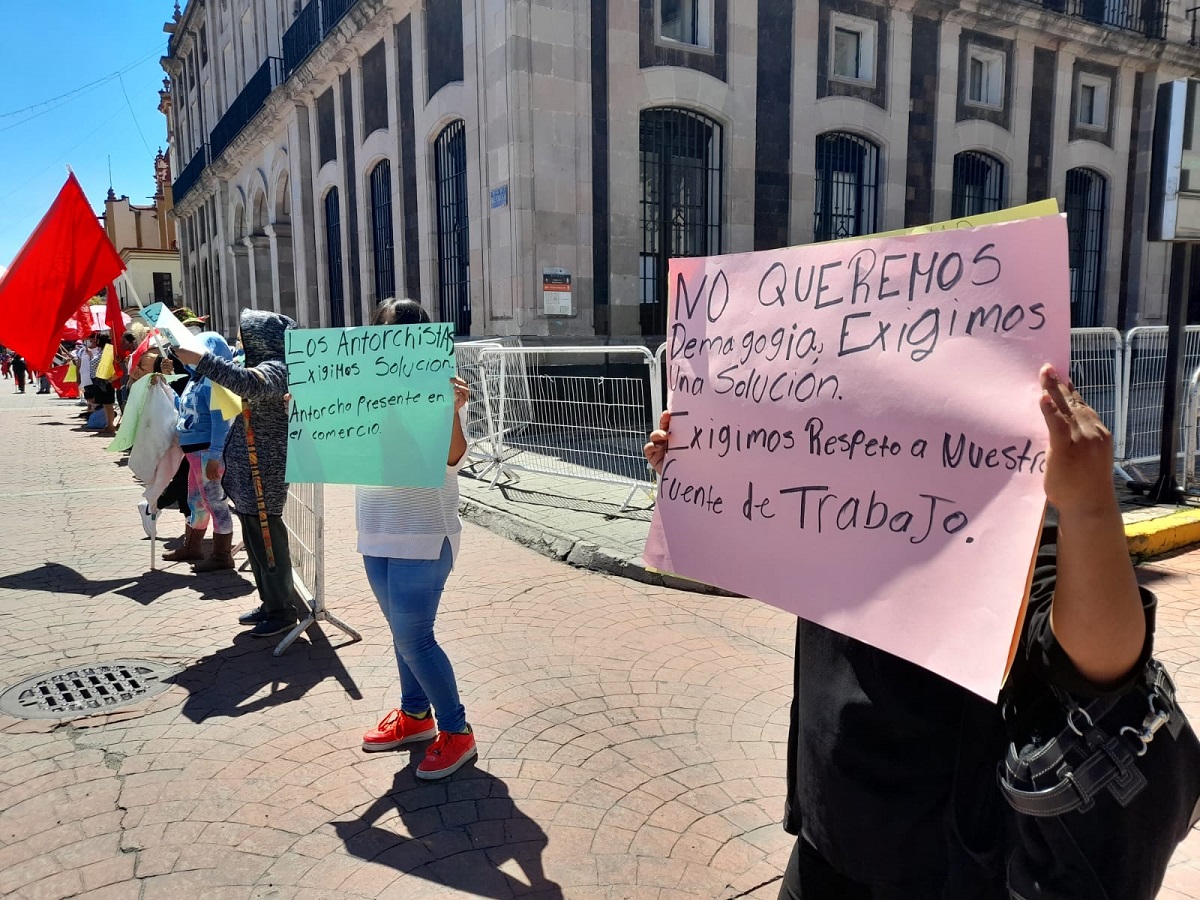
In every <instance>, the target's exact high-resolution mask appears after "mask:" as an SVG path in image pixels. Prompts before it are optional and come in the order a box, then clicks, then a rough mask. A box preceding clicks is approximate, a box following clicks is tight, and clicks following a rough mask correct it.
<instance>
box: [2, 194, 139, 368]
mask: <svg viewBox="0 0 1200 900" xmlns="http://www.w3.org/2000/svg"><path fill="white" fill-rule="evenodd" d="M124 270H125V264H124V263H123V262H121V257H120V256H118V255H117V251H116V250H115V249H114V248H113V245H112V242H111V241H110V240H109V239H108V235H107V234H105V233H104V229H103V228H101V227H100V223H99V222H97V221H96V214H95V213H94V212H93V211H92V208H91V206H90V205H88V201H87V197H85V196H84V195H83V188H81V187H80V186H79V182H78V181H77V180H76V178H75V175H74V173H72V174H71V175H70V176H69V177H68V178H67V183H66V184H64V185H63V187H62V190H61V191H59V192H58V196H57V197H56V198H55V200H54V203H53V205H51V207H50V209H49V211H48V212H47V213H46V215H45V216H43V217H42V221H41V222H39V223H38V226H37V228H35V229H34V232H33V234H32V235H30V237H29V240H28V241H26V242H25V246H23V247H22V248H21V249H20V251H19V252H18V253H17V257H16V259H14V260H13V263H12V266H10V267H9V270H8V272H7V273H5V275H4V277H3V278H0V344H3V345H4V346H5V347H8V348H10V349H12V350H15V351H16V352H17V353H20V354H21V355H22V356H24V357H25V359H26V361H27V362H28V363H29V367H30V368H31V369H36V370H37V371H39V372H44V371H46V370H47V369H49V368H50V365H51V363H52V362H53V361H54V352H55V351H56V350H57V349H58V342H59V338H60V337H61V336H62V330H63V324H64V323H65V322H66V321H67V319H69V318H70V317H71V314H72V313H73V312H75V311H76V310H78V309H79V304H80V303H82V302H83V301H85V300H86V299H87V298H88V297H91V296H92V295H94V294H95V293H97V292H98V291H99V290H100V288H102V287H104V285H105V284H107V283H108V282H110V281H112V279H114V278H115V277H116V276H117V275H119V274H121V272H123V271H124Z"/></svg>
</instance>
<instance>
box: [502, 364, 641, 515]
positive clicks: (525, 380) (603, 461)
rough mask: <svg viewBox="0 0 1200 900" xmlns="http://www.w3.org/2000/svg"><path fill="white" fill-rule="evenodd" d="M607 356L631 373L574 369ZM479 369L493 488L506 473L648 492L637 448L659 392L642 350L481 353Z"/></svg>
mask: <svg viewBox="0 0 1200 900" xmlns="http://www.w3.org/2000/svg"><path fill="white" fill-rule="evenodd" d="M614 357H615V358H617V359H619V360H621V361H622V362H625V363H626V364H631V365H633V366H634V368H635V369H636V370H639V371H637V374H636V375H616V376H611V375H607V374H605V375H596V374H590V373H587V372H586V371H585V372H580V371H578V368H579V367H580V366H584V367H586V366H587V365H588V364H589V363H590V364H591V365H596V364H597V363H599V364H608V363H611V362H613V358H614ZM479 368H480V376H479V377H480V383H481V385H482V387H483V391H484V400H485V407H486V411H487V415H488V421H489V428H490V431H491V434H492V440H491V444H492V445H491V447H490V448H489V449H490V450H491V453H492V457H491V462H492V464H493V465H494V466H495V467H496V469H497V471H496V473H495V476H494V478H493V484H495V483H496V481H497V480H498V479H499V478H500V476H501V475H503V474H506V473H508V472H511V471H530V472H540V473H542V474H546V475H555V476H560V477H564V478H573V479H583V480H588V481H601V482H607V483H612V484H621V485H628V486H629V487H630V493H629V496H630V497H632V496H633V494H634V492H636V491H637V490H638V489H639V488H641V489H645V490H647V491H649V490H650V472H649V469H648V468H647V466H646V461H645V458H644V457H643V456H642V446H643V445H644V444H645V442H646V434H647V433H648V432H649V431H650V430H651V428H652V423H653V421H654V419H655V418H656V417H657V415H658V410H659V409H660V408H661V406H662V394H661V390H660V388H659V384H658V366H657V365H656V361H655V358H654V355H653V354H652V353H651V352H650V351H649V350H648V349H647V348H646V347H641V346H630V347H621V346H616V347H538V348H504V347H485V348H483V349H482V350H481V351H480V353H479ZM572 369H574V370H572ZM627 502H628V501H627Z"/></svg>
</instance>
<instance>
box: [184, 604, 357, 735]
mask: <svg viewBox="0 0 1200 900" xmlns="http://www.w3.org/2000/svg"><path fill="white" fill-rule="evenodd" d="M236 627H244V626H236ZM306 638H307V640H306ZM282 639H283V635H280V636H278V637H273V638H255V637H251V636H250V633H249V632H248V631H247V632H243V633H241V634H239V635H237V636H236V637H234V638H233V645H232V646H230V647H225V648H224V649H222V650H218V651H217V652H216V653H213V654H211V655H209V656H206V657H204V658H203V659H200V660H197V661H196V662H195V663H193V664H192V665H190V666H188V667H187V668H186V669H184V670H183V671H182V672H180V673H179V674H178V675H176V676H174V677H173V678H171V679H170V680H171V681H172V682H174V683H175V684H177V685H179V686H180V687H182V688H184V689H185V690H187V692H188V694H189V696H188V699H187V700H186V701H185V702H184V704H183V714H184V715H185V716H187V718H188V719H190V720H191V721H193V722H203V721H204V720H205V719H207V718H208V717H209V716H228V717H230V718H234V717H237V716H244V715H246V714H247V713H253V712H258V711H259V710H261V709H266V708H268V707H272V706H278V705H279V704H281V703H289V702H291V701H293V700H299V699H300V698H301V697H303V696H304V695H305V694H307V693H308V692H309V691H310V690H312V689H313V688H314V687H316V686H317V685H318V684H320V683H321V682H323V681H325V680H327V679H329V678H333V679H334V680H335V681H337V682H338V684H340V685H341V686H342V689H343V690H345V692H346V694H347V696H349V697H350V699H352V700H361V699H362V691H360V690H359V689H358V685H357V684H355V683H354V679H353V678H352V677H351V675H350V673H349V672H348V671H346V667H345V666H344V665H343V664H342V661H341V659H339V658H338V655H337V651H336V649H335V648H334V647H333V646H332V645H331V644H330V643H329V638H327V637H326V636H325V633H324V632H323V631H321V627H320V626H319V625H313V626H312V627H311V628H309V629H308V630H307V631H306V632H304V635H303V637H301V638H299V639H298V640H297V641H296V642H295V643H294V644H292V646H291V647H289V648H288V649H287V651H286V652H285V653H284V654H283V656H274V655H272V652H273V651H274V649H275V646H276V645H277V644H278V643H279V642H280V641H281V640H282Z"/></svg>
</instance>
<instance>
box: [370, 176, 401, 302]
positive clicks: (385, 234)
mask: <svg viewBox="0 0 1200 900" xmlns="http://www.w3.org/2000/svg"><path fill="white" fill-rule="evenodd" d="M371 247H372V250H373V251H374V253H373V257H374V263H375V302H376V303H378V302H380V301H381V300H386V299H388V298H389V297H394V296H396V258H395V254H394V252H393V247H392V166H391V163H389V162H388V161H387V160H386V159H385V160H383V161H382V162H381V163H380V164H379V165H377V166H376V167H375V168H374V169H372V170H371Z"/></svg>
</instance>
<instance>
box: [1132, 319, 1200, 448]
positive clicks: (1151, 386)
mask: <svg viewBox="0 0 1200 900" xmlns="http://www.w3.org/2000/svg"><path fill="white" fill-rule="evenodd" d="M1197 368H1200V325H1189V326H1187V329H1186V334H1185V345H1184V358H1183V384H1182V385H1181V388H1182V389H1183V390H1184V391H1185V392H1186V389H1187V386H1188V384H1189V381H1190V379H1191V376H1192V374H1193V373H1194V372H1195V371H1196V370H1197ZM1166 370H1167V328H1166V326H1163V325H1155V326H1149V327H1141V328H1132V329H1130V330H1129V332H1128V334H1126V335H1125V397H1126V400H1125V412H1124V415H1123V423H1124V424H1123V428H1122V435H1121V437H1122V439H1121V440H1120V441H1119V442H1118V451H1117V458H1118V460H1119V461H1120V462H1121V463H1123V464H1126V465H1144V464H1147V463H1151V462H1155V461H1157V460H1158V458H1159V453H1160V449H1161V448H1160V442H1161V437H1162V412H1163V410H1162V397H1163V390H1164V388H1165V387H1166ZM1185 428H1186V422H1185V423H1184V424H1183V426H1181V428H1180V431H1181V434H1180V447H1182V446H1183V441H1184V440H1185V439H1186V433H1185Z"/></svg>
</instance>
